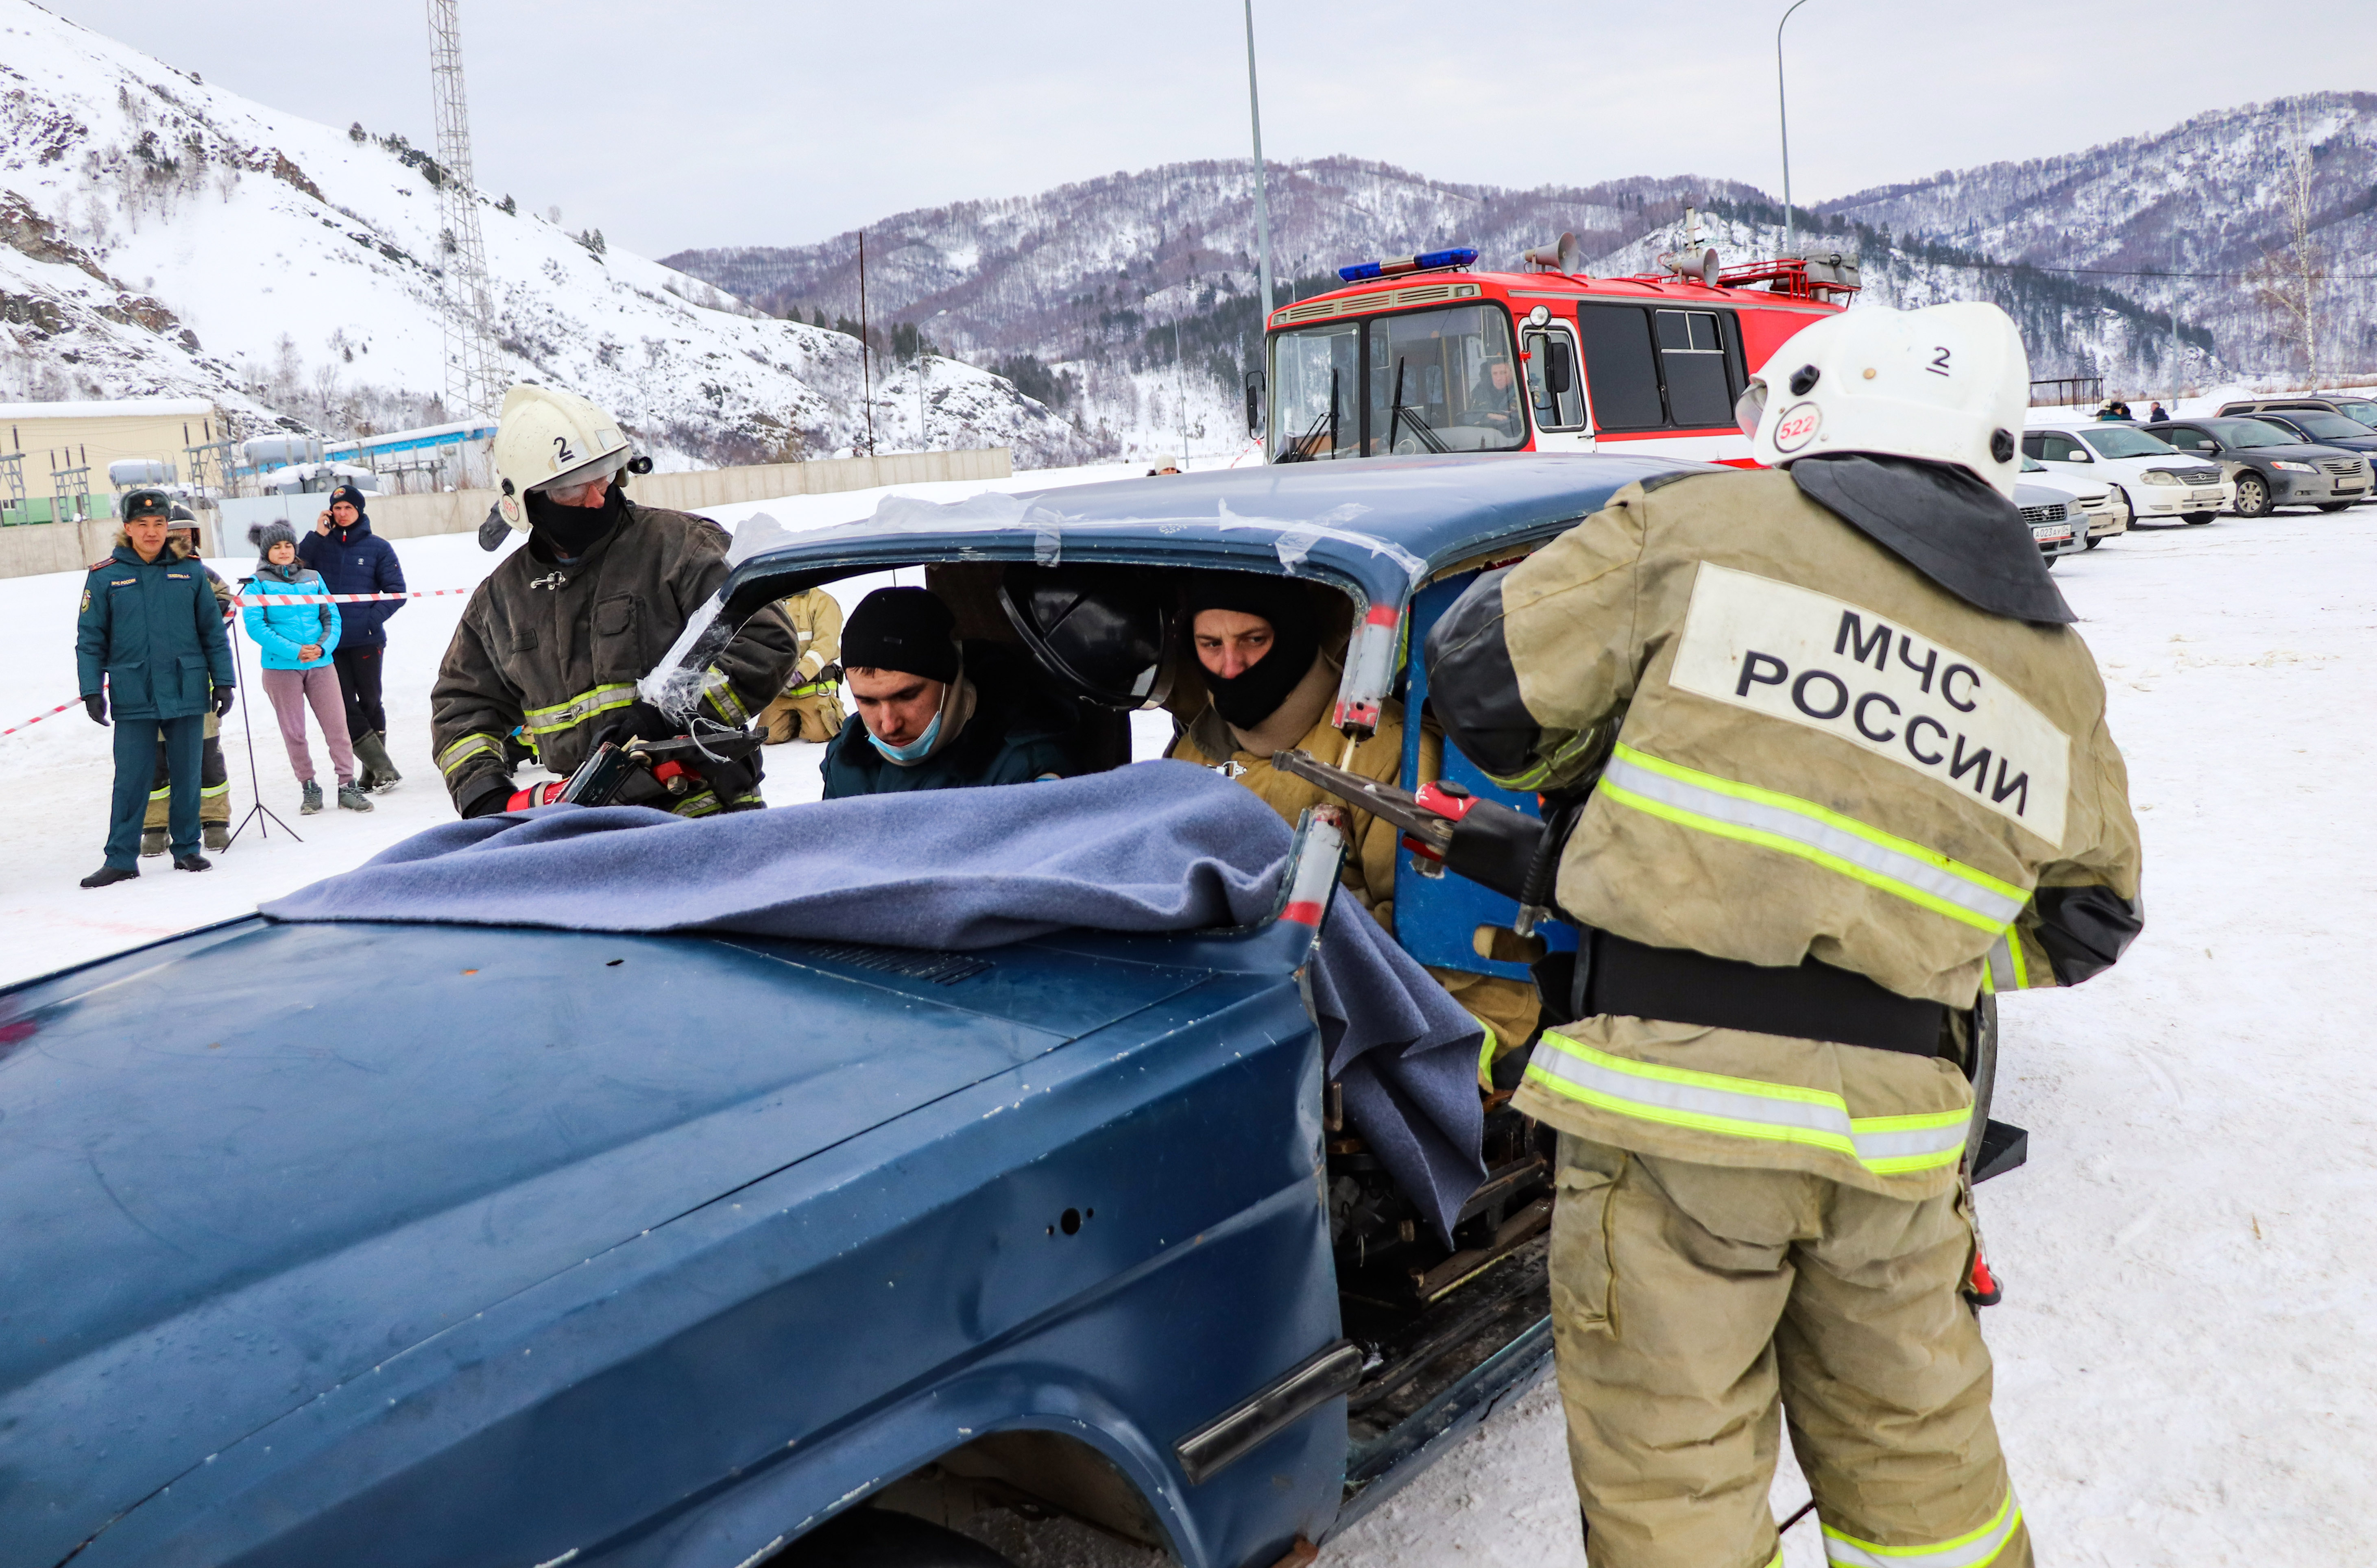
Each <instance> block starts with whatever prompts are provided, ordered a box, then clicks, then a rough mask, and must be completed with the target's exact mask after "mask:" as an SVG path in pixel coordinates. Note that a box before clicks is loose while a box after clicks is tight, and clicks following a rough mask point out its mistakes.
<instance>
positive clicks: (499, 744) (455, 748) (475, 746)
mask: <svg viewBox="0 0 2377 1568" xmlns="http://www.w3.org/2000/svg"><path fill="white" fill-rule="evenodd" d="M481 752H485V753H486V754H488V755H490V756H492V757H494V758H495V759H496V762H497V763H498V764H500V763H502V762H503V760H504V742H503V739H502V737H500V736H496V735H489V734H486V733H484V731H482V732H478V733H473V734H469V735H465V736H463V737H462V738H461V739H460V740H459V741H457V742H454V743H453V744H452V745H450V746H448V747H447V748H446V749H445V750H444V751H442V752H439V753H438V754H437V771H438V772H440V773H442V774H444V775H445V776H446V777H447V778H453V777H454V770H455V769H456V768H458V767H460V766H462V765H463V764H464V763H466V762H468V761H470V760H471V759H472V757H474V756H476V755H478V754H480V753H481Z"/></svg>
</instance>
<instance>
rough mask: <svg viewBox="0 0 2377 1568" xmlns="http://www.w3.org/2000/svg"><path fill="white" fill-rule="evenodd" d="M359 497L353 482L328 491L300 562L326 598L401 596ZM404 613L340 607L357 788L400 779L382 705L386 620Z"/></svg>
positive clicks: (390, 551) (394, 569) (387, 785)
mask: <svg viewBox="0 0 2377 1568" xmlns="http://www.w3.org/2000/svg"><path fill="white" fill-rule="evenodd" d="M297 558H298V560H300V561H302V562H304V563H305V565H307V566H308V567H310V568H312V569H313V570H314V571H316V572H317V573H319V574H320V575H321V578H322V581H323V583H324V584H325V585H327V587H328V591H329V592H331V593H402V592H404V591H405V588H404V567H403V565H402V564H400V562H399V561H398V560H397V558H396V547H395V546H394V545H392V544H390V543H388V540H384V539H381V538H380V537H379V536H378V535H376V534H375V533H373V532H372V526H371V518H370V517H368V516H367V515H366V514H365V513H364V493H363V492H362V491H360V490H357V489H356V488H355V487H354V486H353V485H352V484H342V485H340V486H339V487H338V488H337V489H336V490H333V491H332V492H330V504H329V505H328V506H327V507H325V508H324V509H323V511H322V515H321V516H320V517H317V518H315V519H314V531H313V532H311V533H309V534H307V535H306V536H305V538H304V539H301V540H298V541H297ZM403 608H404V601H403V600H400V599H389V600H379V601H378V602H376V603H363V604H347V605H341V606H340V638H339V646H338V651H337V652H336V653H334V654H333V655H331V663H332V665H333V666H334V667H335V668H336V669H337V670H338V671H339V691H340V695H341V696H342V697H343V698H344V699H345V702H346V708H347V733H348V734H349V735H350V736H352V738H353V744H354V753H355V756H356V757H357V758H358V759H359V760H360V761H361V762H362V763H363V772H362V773H361V774H359V775H358V776H357V782H358V783H360V784H361V785H362V786H363V788H364V789H366V790H393V789H395V788H396V785H397V781H398V780H399V779H400V778H403V777H404V776H403V775H402V774H400V773H399V772H398V771H397V770H396V764H394V763H393V762H390V761H389V760H388V709H387V708H386V707H384V706H382V704H381V702H380V671H381V670H382V668H383V667H384V665H385V663H386V659H387V654H388V617H389V616H391V615H393V614H395V613H396V612H398V611H400V610H401V609H403Z"/></svg>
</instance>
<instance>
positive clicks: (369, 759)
mask: <svg viewBox="0 0 2377 1568" xmlns="http://www.w3.org/2000/svg"><path fill="white" fill-rule="evenodd" d="M354 745H355V759H356V760H357V761H358V762H361V763H362V764H363V765H364V775H363V777H362V778H358V779H356V780H355V782H357V783H358V784H361V785H362V786H363V787H364V789H366V790H393V789H395V788H396V786H397V783H398V781H399V780H400V779H402V778H403V777H404V775H403V774H401V773H399V772H398V771H397V770H396V764H394V763H392V762H390V761H388V746H387V744H386V742H384V741H383V740H382V739H381V737H380V733H379V731H376V730H375V731H371V732H370V733H368V734H363V735H358V736H356V737H355V741H354Z"/></svg>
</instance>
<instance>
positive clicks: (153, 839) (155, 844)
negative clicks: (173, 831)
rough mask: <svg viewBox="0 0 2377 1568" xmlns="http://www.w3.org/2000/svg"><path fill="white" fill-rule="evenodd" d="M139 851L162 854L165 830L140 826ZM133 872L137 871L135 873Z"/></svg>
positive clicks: (148, 853)
mask: <svg viewBox="0 0 2377 1568" xmlns="http://www.w3.org/2000/svg"><path fill="white" fill-rule="evenodd" d="M140 852H141V853H142V854H144V855H161V854H163V853H164V852H165V830H164V829H163V828H161V827H144V828H142V829H141V830H140ZM135 874H137V873H135ZM94 885H95V886H102V887H103V886H105V885H106V884H104V883H97V884H94Z"/></svg>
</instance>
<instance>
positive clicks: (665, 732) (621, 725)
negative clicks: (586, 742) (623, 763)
mask: <svg viewBox="0 0 2377 1568" xmlns="http://www.w3.org/2000/svg"><path fill="white" fill-rule="evenodd" d="M683 733H685V727H684V726H683V725H681V724H679V723H678V722H677V721H676V720H675V719H671V718H670V717H669V716H668V715H667V714H665V713H663V712H662V711H661V710H660V709H659V708H656V707H653V706H652V705H651V704H650V703H648V702H639V703H634V704H631V705H630V706H628V707H625V708H622V709H620V711H619V716H618V717H617V718H616V719H612V720H611V721H610V722H609V723H608V724H606V725H604V726H603V728H602V729H600V730H597V731H595V732H594V740H595V743H596V744H598V745H599V744H601V743H602V742H604V741H608V742H611V743H612V744H613V745H615V746H624V745H626V744H627V742H630V741H665V740H668V739H670V738H671V737H672V736H676V735H682V734H683Z"/></svg>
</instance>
